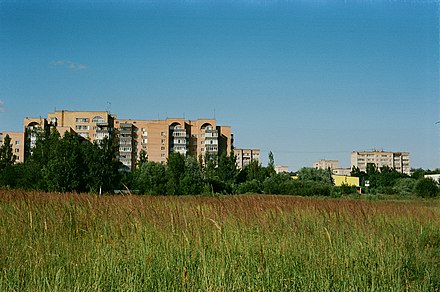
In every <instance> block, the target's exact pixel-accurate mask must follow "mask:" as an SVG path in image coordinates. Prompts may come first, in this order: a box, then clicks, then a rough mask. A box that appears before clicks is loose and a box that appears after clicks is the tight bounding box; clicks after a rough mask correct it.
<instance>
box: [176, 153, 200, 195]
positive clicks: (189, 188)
mask: <svg viewBox="0 0 440 292" xmlns="http://www.w3.org/2000/svg"><path fill="white" fill-rule="evenodd" d="M180 187H181V192H182V194H183V195H199V194H201V193H202V191H203V175H202V172H201V170H200V167H199V164H198V162H197V159H196V158H195V157H192V156H187V157H185V173H184V174H183V177H182V179H181V181H180Z"/></svg>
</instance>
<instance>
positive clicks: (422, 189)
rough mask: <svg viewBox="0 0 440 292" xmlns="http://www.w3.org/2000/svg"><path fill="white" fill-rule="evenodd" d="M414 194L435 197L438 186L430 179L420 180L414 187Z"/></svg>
mask: <svg viewBox="0 0 440 292" xmlns="http://www.w3.org/2000/svg"><path fill="white" fill-rule="evenodd" d="M414 193H415V194H417V195H418V196H421V197H435V196H437V195H438V194H439V186H438V183H437V182H436V181H434V180H433V179H431V178H420V179H418V180H417V182H416V184H415V185H414Z"/></svg>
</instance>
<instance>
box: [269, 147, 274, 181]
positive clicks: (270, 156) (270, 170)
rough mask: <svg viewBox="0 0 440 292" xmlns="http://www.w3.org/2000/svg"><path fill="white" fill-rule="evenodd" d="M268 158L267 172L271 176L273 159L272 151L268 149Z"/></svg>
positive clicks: (272, 173)
mask: <svg viewBox="0 0 440 292" xmlns="http://www.w3.org/2000/svg"><path fill="white" fill-rule="evenodd" d="M268 158H269V160H268V163H267V172H268V175H269V176H272V175H274V174H275V160H274V159H273V153H272V151H269V157H268Z"/></svg>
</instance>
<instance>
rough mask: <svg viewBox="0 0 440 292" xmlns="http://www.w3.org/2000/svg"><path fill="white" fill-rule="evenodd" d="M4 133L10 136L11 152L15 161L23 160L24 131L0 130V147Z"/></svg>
mask: <svg viewBox="0 0 440 292" xmlns="http://www.w3.org/2000/svg"><path fill="white" fill-rule="evenodd" d="M6 135H8V136H9V138H11V146H12V154H13V155H15V162H16V163H19V162H23V161H24V133H22V132H1V133H0V147H1V146H3V141H4V139H5V137H6Z"/></svg>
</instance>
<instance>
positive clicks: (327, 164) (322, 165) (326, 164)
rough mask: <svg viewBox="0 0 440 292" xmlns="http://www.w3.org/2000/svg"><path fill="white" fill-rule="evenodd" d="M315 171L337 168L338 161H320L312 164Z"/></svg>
mask: <svg viewBox="0 0 440 292" xmlns="http://www.w3.org/2000/svg"><path fill="white" fill-rule="evenodd" d="M313 167H314V168H315V169H329V168H330V169H335V168H338V160H326V159H321V160H318V161H316V162H315V163H314V164H313Z"/></svg>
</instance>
